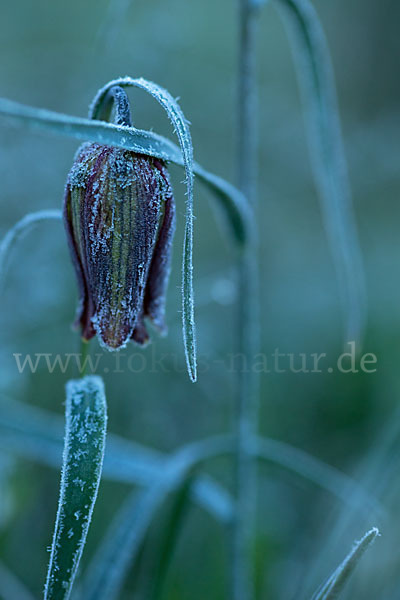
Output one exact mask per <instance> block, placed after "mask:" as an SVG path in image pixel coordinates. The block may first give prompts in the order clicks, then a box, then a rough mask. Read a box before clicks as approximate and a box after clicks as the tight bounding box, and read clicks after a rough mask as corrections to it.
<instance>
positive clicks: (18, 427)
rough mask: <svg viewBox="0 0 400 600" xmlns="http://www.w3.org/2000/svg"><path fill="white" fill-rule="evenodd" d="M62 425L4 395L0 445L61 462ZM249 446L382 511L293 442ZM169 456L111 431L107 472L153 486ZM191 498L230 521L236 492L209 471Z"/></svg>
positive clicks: (351, 501) (345, 498)
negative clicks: (213, 476) (227, 488)
mask: <svg viewBox="0 0 400 600" xmlns="http://www.w3.org/2000/svg"><path fill="white" fill-rule="evenodd" d="M62 428H63V424H62V419H61V418H60V417H59V416H58V415H55V414H52V413H50V412H49V411H45V410H43V409H39V408H37V407H34V406H31V405H29V404H26V403H20V402H17V401H15V400H5V399H4V397H3V399H2V400H0V448H4V449H7V450H8V451H9V452H13V453H14V454H17V455H18V456H21V457H23V458H26V459H28V460H32V459H33V460H36V461H38V462H40V463H43V464H46V465H49V466H51V467H55V468H59V467H60V451H61V448H62ZM232 448H233V441H232ZM250 450H251V452H252V453H253V455H254V456H256V457H258V458H259V459H260V460H262V461H268V462H271V463H273V464H276V465H277V466H279V467H283V468H285V469H288V470H289V471H291V472H293V473H295V474H297V475H299V476H300V477H303V478H304V479H307V480H309V481H312V482H313V483H315V484H317V485H318V486H320V487H321V488H322V489H324V490H326V491H327V492H329V493H330V494H333V495H334V496H336V497H337V498H338V499H340V500H341V501H342V502H343V503H344V504H346V505H347V506H349V505H351V506H353V507H354V508H356V509H357V510H361V509H362V510H365V511H366V514H368V515H370V511H371V510H372V511H375V514H376V516H379V515H380V514H381V513H382V511H383V508H382V506H381V505H380V504H379V503H378V501H377V500H376V499H375V498H374V497H373V496H372V495H371V494H369V493H368V492H367V491H366V490H365V489H364V487H363V486H362V485H360V484H358V483H357V481H356V480H354V479H353V478H352V477H350V476H348V475H346V474H345V473H342V472H341V471H339V470H338V469H335V468H334V467H331V466H330V465H327V464H326V463H324V462H322V461H321V460H319V459H318V458H315V457H313V456H311V455H310V454H308V453H307V452H304V451H302V450H300V449H298V448H295V447H293V446H291V445H290V444H286V443H285V442H281V441H279V440H273V439H271V438H266V437H256V438H254V439H253V442H252V446H251V448H250ZM167 461H168V456H166V455H164V454H162V453H161V452H158V451H157V450H154V449H150V448H147V447H145V446H142V445H141V444H137V443H135V442H132V441H130V440H125V439H124V438H121V437H119V436H117V435H115V434H112V433H109V434H108V436H107V453H106V456H105V460H104V465H103V476H104V477H105V478H107V479H109V480H111V481H119V482H123V483H128V484H138V485H145V486H149V485H151V483H152V482H154V481H155V480H156V479H157V478H158V477H160V475H162V473H163V471H164V469H165V464H166V462H167ZM192 498H193V500H195V501H196V502H197V503H198V504H200V505H201V506H203V508H205V509H206V510H207V511H208V512H209V513H210V514H212V515H213V516H214V517H215V518H216V519H217V520H220V521H222V522H229V520H230V519H231V517H232V512H233V504H232V498H231V497H230V495H229V494H228V493H227V492H226V491H225V490H224V488H222V487H221V486H219V485H218V484H217V483H216V482H215V481H213V480H212V479H211V478H210V477H208V476H201V477H198V478H197V479H196V481H195V483H194V486H193V489H192Z"/></svg>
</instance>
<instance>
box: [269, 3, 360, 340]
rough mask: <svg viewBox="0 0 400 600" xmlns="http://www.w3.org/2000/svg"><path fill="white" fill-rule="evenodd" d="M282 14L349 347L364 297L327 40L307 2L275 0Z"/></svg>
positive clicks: (355, 335)
mask: <svg viewBox="0 0 400 600" xmlns="http://www.w3.org/2000/svg"><path fill="white" fill-rule="evenodd" d="M275 1H276V3H277V6H278V7H279V8H280V9H281V12H282V15H283V17H284V21H285V24H287V25H288V33H289V38H290V40H291V41H292V42H293V54H294V58H295V60H296V62H297V66H298V69H297V75H298V80H299V84H300V88H301V91H302V96H303V102H304V106H305V113H306V118H307V123H308V134H309V145H310V151H311V159H312V167H313V171H314V178H315V182H316V185H317V188H318V191H319V196H320V198H321V206H322V213H323V218H324V223H325V230H326V232H327V236H328V241H329V244H330V247H331V252H332V256H333V260H334V264H335V269H336V273H337V277H338V281H339V286H340V293H341V295H342V303H343V307H344V310H345V314H346V341H362V337H363V330H364V327H365V319H366V292H365V282H364V271H363V264H362V257H361V251H360V247H359V242H358V236H357V228H356V224H355V218H354V214H353V208H352V201H351V191H350V185H349V180H348V174H347V166H346V158H345V153H344V149H343V141H342V135H341V129H340V120H339V114H338V108H337V99H336V90H335V82H334V76H333V69H332V64H331V59H330V55H329V50H328V46H327V42H326V39H325V34H324V32H323V29H322V27H321V24H320V22H319V19H318V16H317V13H316V12H315V10H314V8H313V6H312V4H311V3H310V2H309V0H275Z"/></svg>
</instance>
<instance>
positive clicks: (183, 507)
mask: <svg viewBox="0 0 400 600" xmlns="http://www.w3.org/2000/svg"><path fill="white" fill-rule="evenodd" d="M192 483H193V474H192V475H190V474H188V476H187V477H186V479H185V480H184V481H183V483H182V484H181V485H180V486H179V488H178V489H177V490H176V493H175V497H174V499H173V505H172V509H171V511H170V514H169V515H168V517H167V519H166V523H165V525H164V526H163V532H162V536H161V543H160V549H159V552H158V560H157V564H156V565H155V566H153V568H152V571H153V573H154V574H155V576H154V578H153V580H152V581H151V582H150V583H151V588H150V589H151V592H150V594H149V598H151V599H152V600H161V598H162V596H163V591H164V587H165V582H166V578H167V574H168V570H169V567H170V564H171V561H172V558H173V556H174V550H175V548H176V545H177V542H178V539H179V534H180V532H181V530H182V527H183V523H184V520H185V517H186V514H187V512H188V510H189V507H190V503H189V500H190V488H191V486H192Z"/></svg>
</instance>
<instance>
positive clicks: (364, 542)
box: [311, 527, 379, 600]
mask: <svg viewBox="0 0 400 600" xmlns="http://www.w3.org/2000/svg"><path fill="white" fill-rule="evenodd" d="M378 535H379V531H378V529H377V528H376V527H373V528H372V529H371V530H370V531H367V533H366V534H365V535H364V537H362V538H361V540H359V541H357V542H355V543H354V546H353V548H352V550H351V551H350V552H349V554H348V555H347V556H346V558H345V559H344V561H343V562H342V563H341V564H340V565H339V566H338V568H337V569H336V571H334V572H333V573H332V575H331V576H330V577H329V579H328V580H327V581H326V583H325V584H323V585H322V586H321V588H320V589H319V590H317V591H316V592H315V594H314V595H313V597H312V599H311V600H335V599H336V598H338V597H339V595H340V593H341V592H342V590H343V587H344V585H345V583H346V582H347V581H348V579H349V577H350V575H351V574H352V573H353V571H354V569H355V568H356V566H357V564H358V562H359V560H360V559H361V557H362V555H363V554H364V552H365V551H366V550H367V548H368V547H369V546H370V545H371V544H372V542H373V541H374V540H375V538H376V537H377V536H378Z"/></svg>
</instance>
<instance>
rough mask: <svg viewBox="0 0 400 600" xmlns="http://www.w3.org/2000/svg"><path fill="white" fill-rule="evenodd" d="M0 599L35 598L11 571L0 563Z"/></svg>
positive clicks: (31, 599)
mask: <svg viewBox="0 0 400 600" xmlns="http://www.w3.org/2000/svg"><path fill="white" fill-rule="evenodd" d="M0 598H2V599H4V600H12V599H13V598H15V599H17V598H18V600H35V597H34V595H33V594H31V592H30V591H29V590H28V589H27V588H26V587H25V585H24V584H23V583H22V582H21V581H20V580H19V579H18V578H17V577H16V576H15V575H14V573H13V572H12V571H10V569H9V568H8V567H7V566H6V565H5V564H4V563H2V562H0Z"/></svg>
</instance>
